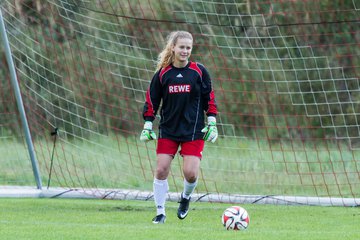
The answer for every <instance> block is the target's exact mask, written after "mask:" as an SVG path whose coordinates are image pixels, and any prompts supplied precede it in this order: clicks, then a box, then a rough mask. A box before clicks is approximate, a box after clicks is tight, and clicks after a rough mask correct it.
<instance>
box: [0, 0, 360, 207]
mask: <svg viewBox="0 0 360 240" xmlns="http://www.w3.org/2000/svg"><path fill="white" fill-rule="evenodd" d="M359 8H360V4H359V3H358V2H357V1H354V0H349V1H320V0H315V1H286V0H285V1H250V0H243V1H240V0H239V1H237V0H218V1H213V0H192V1H186V0H180V1H172V0H147V1H140V0H136V1H122V0H117V1H115V0H107V1H100V0H78V1H75V0H47V1H41V0H3V1H1V3H0V9H1V11H2V15H3V18H4V23H5V26H6V35H7V37H8V39H9V44H10V48H11V52H12V58H13V61H14V64H15V68H16V74H17V81H18V83H19V86H20V90H21V95H22V98H23V103H24V108H25V111H26V118H27V121H28V123H29V126H30V132H31V136H32V141H33V144H34V149H35V155H36V160H37V163H38V165H39V170H40V176H41V181H42V185H43V189H47V188H48V187H50V188H49V189H56V188H60V189H67V190H69V191H72V190H75V191H76V192H77V193H84V194H86V195H88V196H90V197H91V196H94V197H101V198H117V197H119V196H125V197H127V196H130V195H131V196H134V197H135V198H145V199H149V198H151V197H152V195H151V191H152V182H153V178H154V169H155V166H156V155H155V148H156V142H155V141H152V142H149V143H146V144H145V143H142V142H140V141H139V134H140V132H141V130H142V127H143V119H142V109H143V104H144V101H145V91H146V90H147V88H148V86H149V83H150V80H151V78H152V76H153V74H154V71H155V65H156V59H157V56H158V53H159V52H160V51H161V49H162V47H163V46H164V44H165V37H166V36H167V35H168V34H169V33H170V32H171V31H174V30H186V31H189V32H191V33H192V34H193V36H194V49H193V54H192V57H191V60H192V61H197V62H201V63H202V64H204V65H205V66H206V67H207V69H208V70H209V72H210V74H211V76H212V81H213V86H214V91H215V96H216V99H217V105H218V109H219V114H218V116H217V122H218V130H219V133H220V136H219V139H218V140H217V142H216V143H214V144H211V143H206V145H205V149H204V153H203V159H202V162H201V172H200V176H199V184H198V187H197V189H196V195H195V196H197V197H196V198H195V200H199V201H200V200H207V201H220V202H221V201H224V202H225V201H226V202H239V201H240V202H259V203H261V202H275V203H285V204H292V203H294V204H296V203H298V204H323V205H341V206H343V205H345V206H348V205H358V204H359V198H360V172H359V170H360V131H359V130H360V126H359V122H360V119H359V120H358V116H359V117H360V105H359V103H360V86H359V66H360V61H359V60H360V58H359V54H360V50H359V43H360V31H359V13H360V12H359ZM0 49H1V52H0V53H1V55H0V56H1V64H2V65H1V66H2V67H1V68H0V74H1V78H0V79H1V80H0V101H1V104H0V141H1V144H0V154H1V156H0V158H1V160H0V185H3V186H8V187H9V186H10V187H11V186H34V177H33V173H32V169H31V164H30V161H29V156H28V154H27V146H26V144H25V140H24V134H23V129H22V126H21V124H20V120H19V113H18V110H17V107H16V101H15V98H14V93H13V91H12V88H11V85H10V74H9V72H8V68H7V67H8V63H7V62H6V60H5V55H4V47H3V45H1V48H0ZM158 123H159V118H157V119H156V120H155V122H154V126H155V129H156V128H157V126H158ZM56 130H57V131H56ZM55 132H56V134H54V133H55ZM181 167H182V158H181V157H180V156H178V155H176V157H175V158H174V160H173V162H172V165H171V172H170V175H169V178H168V180H169V185H170V193H169V197H170V198H174V199H175V198H176V196H177V194H178V193H180V192H181V191H182V186H183V175H182V171H181ZM172 194H174V195H172Z"/></svg>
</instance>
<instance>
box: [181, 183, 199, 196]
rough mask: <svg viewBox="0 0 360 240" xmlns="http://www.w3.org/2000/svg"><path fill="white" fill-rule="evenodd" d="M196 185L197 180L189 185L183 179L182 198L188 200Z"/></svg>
mask: <svg viewBox="0 0 360 240" xmlns="http://www.w3.org/2000/svg"><path fill="white" fill-rule="evenodd" d="M196 185H197V179H196V181H195V182H193V183H189V182H188V181H186V179H184V191H183V193H182V195H183V197H184V198H186V199H189V198H190V197H191V194H192V193H193V192H194V190H195V187H196Z"/></svg>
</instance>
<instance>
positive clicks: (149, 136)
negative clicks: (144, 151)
mask: <svg viewBox="0 0 360 240" xmlns="http://www.w3.org/2000/svg"><path fill="white" fill-rule="evenodd" d="M152 125H153V124H152V122H150V121H146V122H145V124H144V130H142V131H141V134H140V141H142V142H148V141H151V140H153V139H156V134H155V132H154V131H153V130H152Z"/></svg>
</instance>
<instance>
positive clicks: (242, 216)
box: [221, 206, 250, 230]
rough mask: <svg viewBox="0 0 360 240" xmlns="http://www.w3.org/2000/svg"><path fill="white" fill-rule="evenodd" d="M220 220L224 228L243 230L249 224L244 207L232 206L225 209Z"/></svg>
mask: <svg viewBox="0 0 360 240" xmlns="http://www.w3.org/2000/svg"><path fill="white" fill-rule="evenodd" d="M221 221H222V224H223V225H224V227H225V229H226V230H245V229H247V228H248V226H249V223H250V218H249V214H248V212H247V211H246V210H245V208H243V207H240V206H232V207H229V208H227V209H225V211H224V213H223V215H222V216H221Z"/></svg>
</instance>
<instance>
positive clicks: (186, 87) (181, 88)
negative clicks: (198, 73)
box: [169, 84, 191, 93]
mask: <svg viewBox="0 0 360 240" xmlns="http://www.w3.org/2000/svg"><path fill="white" fill-rule="evenodd" d="M190 90H191V87H190V84H182V85H180V84H179V85H170V86H169V93H189V92H190Z"/></svg>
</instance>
